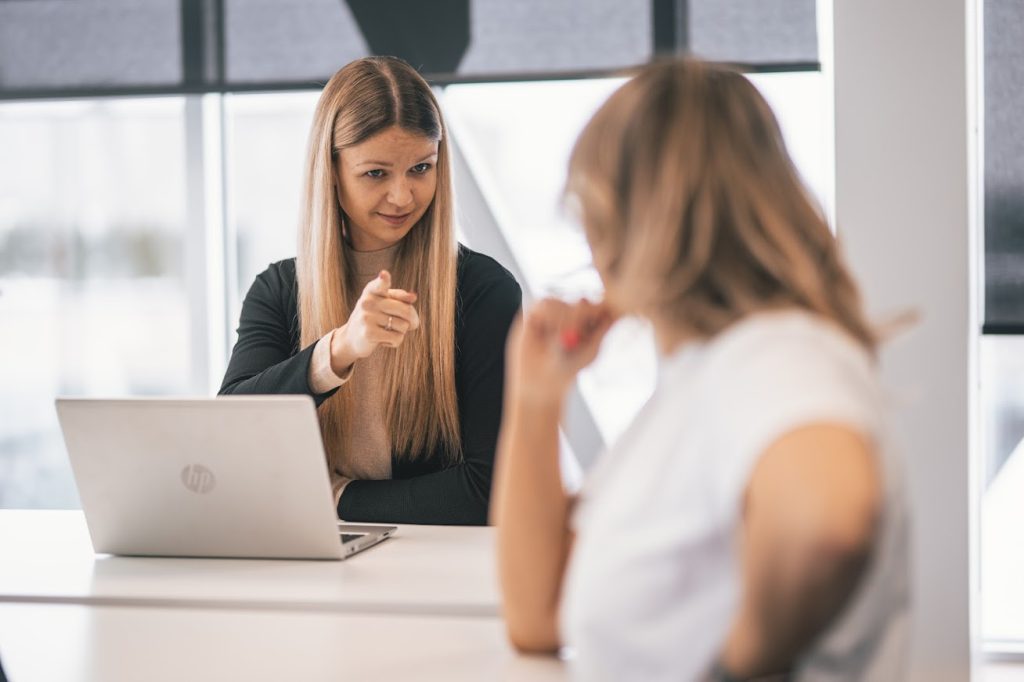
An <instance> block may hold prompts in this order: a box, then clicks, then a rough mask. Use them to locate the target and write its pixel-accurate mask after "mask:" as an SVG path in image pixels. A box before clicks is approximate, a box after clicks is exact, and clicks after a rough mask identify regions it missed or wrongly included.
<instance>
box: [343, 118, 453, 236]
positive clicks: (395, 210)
mask: <svg viewBox="0 0 1024 682" xmlns="http://www.w3.org/2000/svg"><path fill="white" fill-rule="evenodd" d="M436 165H437V141H436V140H431V139H430V138H428V137H424V136H422V135H417V134H415V133H410V132H408V131H406V130H402V129H401V128H399V127H397V126H394V127H391V128H388V129H386V130H382V131H381V132H379V133H377V134H376V135H374V136H373V137H371V138H369V139H367V140H364V141H363V142H361V143H359V144H357V145H353V146H351V147H346V148H344V149H342V150H341V153H340V154H339V155H338V159H337V161H335V165H334V172H335V174H336V178H337V180H338V201H339V202H340V203H341V208H342V210H343V211H345V215H346V216H347V220H346V226H347V228H348V238H349V240H350V243H351V244H352V248H354V249H355V250H356V251H376V250H378V249H383V248H387V247H389V246H391V245H393V244H397V243H398V242H399V241H401V240H402V238H403V237H405V235H407V234H408V233H409V230H411V229H412V227H413V225H415V224H416V222H417V221H418V220H419V219H420V218H421V217H423V214H424V213H425V212H426V210H427V208H428V207H429V206H430V202H431V201H433V199H434V191H435V190H436V189H437V171H436V169H435V166H436Z"/></svg>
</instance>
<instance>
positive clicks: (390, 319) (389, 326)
mask: <svg viewBox="0 0 1024 682" xmlns="http://www.w3.org/2000/svg"><path fill="white" fill-rule="evenodd" d="M394 321H395V316H394V315H388V326H386V327H384V331H388V332H389V331H392V327H391V323H392V322H394Z"/></svg>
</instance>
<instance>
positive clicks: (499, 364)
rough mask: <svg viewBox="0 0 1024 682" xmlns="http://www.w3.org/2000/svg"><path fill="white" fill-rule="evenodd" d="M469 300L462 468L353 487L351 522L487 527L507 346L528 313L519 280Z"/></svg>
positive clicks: (345, 501) (460, 368) (492, 285)
mask: <svg viewBox="0 0 1024 682" xmlns="http://www.w3.org/2000/svg"><path fill="white" fill-rule="evenodd" d="M502 274H503V277H502V278H500V279H496V280H492V281H489V282H487V283H486V284H485V285H483V286H482V287H479V288H478V289H476V290H474V291H472V292H465V294H464V297H463V302H462V303H463V308H462V310H463V316H462V319H463V328H462V330H461V333H460V334H458V338H457V343H458V344H459V348H458V351H457V356H458V363H457V367H456V377H455V378H456V388H457V391H458V401H459V422H460V430H461V434H462V452H463V459H462V462H461V463H459V464H457V465H455V466H452V467H449V468H447V469H444V470H442V471H436V472H433V473H427V474H422V475H419V476H415V477H412V478H407V479H391V480H385V481H352V482H351V483H349V484H348V486H347V487H346V488H345V492H344V493H343V494H342V496H341V500H340V502H339V503H338V516H339V517H340V518H342V519H344V520H346V521H378V522H384V523H428V524H447V525H479V526H482V525H485V524H486V523H487V510H488V505H489V502H490V497H491V472H492V469H493V467H494V450H495V448H496V446H497V442H498V428H499V427H500V426H501V402H502V391H503V389H502V387H503V384H504V380H505V341H506V339H507V337H508V331H509V327H511V326H512V321H513V320H514V319H515V316H516V313H518V311H519V308H520V306H521V305H522V291H521V289H520V288H519V285H518V284H517V283H516V281H515V280H514V279H512V276H511V275H509V274H508V273H506V272H504V271H502Z"/></svg>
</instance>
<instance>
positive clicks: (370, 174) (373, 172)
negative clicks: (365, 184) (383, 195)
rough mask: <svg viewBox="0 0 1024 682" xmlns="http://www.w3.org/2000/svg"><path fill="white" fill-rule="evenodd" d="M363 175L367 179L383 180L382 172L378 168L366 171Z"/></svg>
mask: <svg viewBox="0 0 1024 682" xmlns="http://www.w3.org/2000/svg"><path fill="white" fill-rule="evenodd" d="M363 175H365V176H366V177H368V178H383V177H384V171H383V170H382V169H380V168H374V169H373V170H368V171H366V172H365V173H363Z"/></svg>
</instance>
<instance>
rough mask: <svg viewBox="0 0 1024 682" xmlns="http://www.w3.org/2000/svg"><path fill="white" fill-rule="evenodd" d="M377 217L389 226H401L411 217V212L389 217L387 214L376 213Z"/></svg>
mask: <svg viewBox="0 0 1024 682" xmlns="http://www.w3.org/2000/svg"><path fill="white" fill-rule="evenodd" d="M377 215H379V216H380V217H381V218H382V219H383V220H384V221H385V222H387V223H389V224H391V225H401V224H402V223H404V222H405V221H406V220H408V219H409V216H411V215H412V211H410V212H409V213H402V214H400V215H389V214H387V213H378V214H377Z"/></svg>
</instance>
